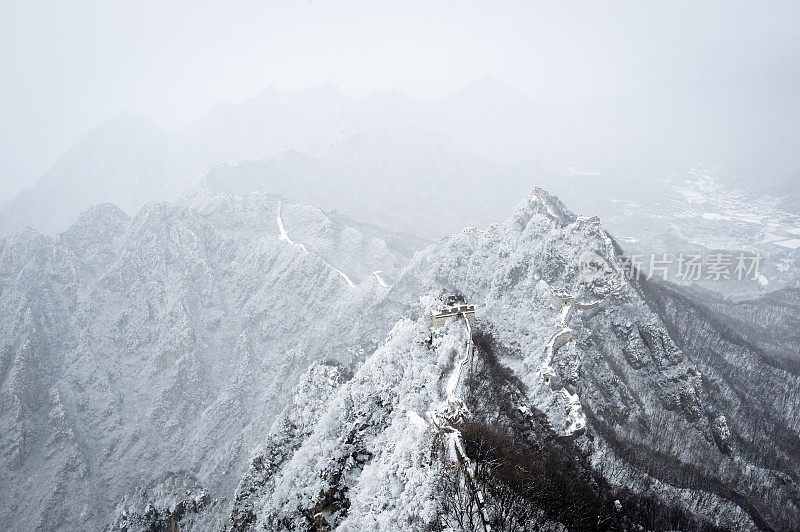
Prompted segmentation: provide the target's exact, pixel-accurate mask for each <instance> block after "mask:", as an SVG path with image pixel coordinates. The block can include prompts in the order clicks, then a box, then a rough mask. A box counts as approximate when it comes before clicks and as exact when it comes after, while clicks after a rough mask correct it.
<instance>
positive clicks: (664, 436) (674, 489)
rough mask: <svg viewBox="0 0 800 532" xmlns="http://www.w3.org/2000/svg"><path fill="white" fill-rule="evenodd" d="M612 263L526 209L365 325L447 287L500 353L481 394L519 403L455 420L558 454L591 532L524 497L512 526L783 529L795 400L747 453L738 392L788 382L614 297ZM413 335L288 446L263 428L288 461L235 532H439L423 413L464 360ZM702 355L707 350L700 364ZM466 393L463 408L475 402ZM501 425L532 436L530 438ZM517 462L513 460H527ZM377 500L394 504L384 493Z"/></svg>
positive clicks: (652, 299)
mask: <svg viewBox="0 0 800 532" xmlns="http://www.w3.org/2000/svg"><path fill="white" fill-rule="evenodd" d="M617 251H618V248H616V246H615V243H614V242H613V240H612V239H611V238H610V237H609V236H608V235H607V234H606V233H605V232H604V231H603V229H602V227H601V226H600V225H599V223H598V222H597V221H596V220H586V219H581V218H577V217H575V216H574V215H572V214H571V213H569V212H568V211H567V210H566V209H565V208H564V207H563V205H561V204H560V202H558V201H557V200H556V199H555V198H553V197H551V196H549V195H547V194H546V193H544V192H543V191H534V192H533V193H532V194H531V195H530V196H529V197H528V198H527V199H526V200H525V201H524V202H523V203H522V204H521V205H520V206H519V207H518V209H517V210H516V212H515V213H514V214H513V215H512V217H511V218H509V219H508V220H507V221H506V222H504V223H502V224H497V225H494V226H491V227H490V228H489V229H488V230H487V231H480V230H476V229H469V230H465V231H464V232H462V233H461V234H458V235H454V236H452V237H449V238H447V239H444V240H443V241H441V242H439V243H437V244H435V245H433V246H431V247H429V248H427V249H426V250H425V251H424V252H422V253H420V254H418V255H416V256H415V257H414V259H413V260H412V261H411V263H410V264H409V266H408V267H407V268H406V269H405V270H404V272H403V273H402V274H401V276H400V279H399V280H398V282H397V283H396V284H395V285H394V286H393V287H392V288H391V290H389V291H388V292H387V293H386V294H384V295H383V296H381V299H380V300H379V301H377V303H376V304H375V308H374V310H373V311H372V316H373V319H377V320H379V321H380V320H391V319H392V318H394V317H397V316H402V315H405V316H407V317H414V316H415V315H418V314H419V312H420V311H419V307H418V305H417V298H418V297H419V295H420V294H423V295H424V294H427V293H429V292H431V291H436V290H440V289H442V288H444V289H445V290H447V291H450V292H460V293H462V294H464V295H465V296H466V298H467V300H468V301H469V302H470V303H473V304H475V305H476V306H477V308H478V324H479V329H480V330H481V332H482V333H483V334H487V335H489V337H490V338H492V342H490V343H491V345H493V346H494V347H492V348H491V349H484V351H485V352H486V351H492V352H493V353H494V356H495V357H496V359H497V360H498V361H499V365H500V366H501V367H504V368H506V369H505V370H503V371H501V372H500V374H501V375H502V376H503V377H502V378H500V377H495V378H500V382H501V384H499V388H498V390H502V389H503V388H504V387H505V388H512V389H513V393H512V392H502V393H501V391H497V393H496V394H494V393H493V392H485V393H486V394H488V395H486V397H488V398H490V400H488V403H489V404H492V403H504V404H506V406H507V407H506V408H500V407H497V409H496V411H492V409H491V408H489V409H488V411H486V410H482V407H474V408H472V409H470V408H466V410H465V411H464V412H463V416H462V417H461V418H460V420H459V423H461V425H459V426H462V428H463V430H462V433H463V432H464V431H467V430H472V431H473V432H472V433H471V434H473V440H472V441H473V443H475V442H477V441H484V440H485V439H486V436H485V434H484V433H482V432H480V430H478V432H477V433H476V432H475V430H477V429H475V428H474V427H472V428H471V429H470V425H469V424H470V423H472V424H473V425H474V424H481V423H483V424H488V425H489V426H491V427H495V428H498V427H499V430H500V431H501V432H502V434H500V435H499V436H498V435H495V436H493V437H497V438H501V437H502V438H510V440H509V441H515V442H529V443H530V444H531V445H534V443H535V444H536V448H537V449H540V450H541V449H545V450H546V453H545V456H550V455H551V454H552V453H555V454H556V455H558V456H561V453H567V455H569V456H571V457H572V458H571V459H570V460H568V461H566V462H562V465H563V467H562V468H560V469H559V471H562V470H563V471H574V472H575V473H574V476H570V477H569V478H570V479H572V480H571V481H570V482H571V483H572V482H577V481H575V479H577V478H582V479H591V480H586V482H588V484H587V485H588V486H590V487H587V488H586V489H587V491H586V494H585V495H586V496H585V497H584V499H583V501H584V502H586V501H588V502H587V505H586V506H585V507H584V510H583V511H585V512H589V513H592V512H595V513H597V512H599V513H600V515H602V519H600V520H598V521H597V522H594V523H593V524H591V525H589V524H587V522H585V521H580V518H579V514H580V511H579V512H577V513H572V514H570V513H569V512H568V511H566V510H564V509H559V508H557V507H556V508H554V507H553V505H552V503H551V502H549V501H548V500H541V499H537V498H536V497H534V496H533V495H531V494H528V495H527V496H525V497H522V500H523V501H524V504H523V503H520V504H523V506H525V504H528V505H529V506H525V507H526V508H527V510H526V511H523V512H522V514H520V515H521V516H522V517H520V519H523V521H520V523H522V525H520V526H523V527H524V526H527V525H525V523H528V524H530V523H534V522H535V523H538V525H541V524H542V523H547V522H551V521H556V522H559V523H562V524H566V525H567V526H572V527H578V528H581V527H590V528H592V527H597V528H611V527H613V526H623V527H634V526H636V525H637V524H638V525H642V526H645V527H649V528H656V529H658V528H687V527H688V528H698V527H699V528H726V529H737V530H749V529H755V528H791V526H792V523H795V522H796V520H797V517H798V515H799V514H798V498H797V488H796V478H797V465H796V463H795V462H794V461H795V460H796V459H797V453H796V451H791V450H790V449H791V443H790V441H789V440H791V437H792V436H791V435H792V434H796V430H797V427H796V425H795V416H794V415H793V414H792V413H791V412H796V408H795V405H794V401H795V400H796V394H794V393H792V392H790V391H789V389H791V388H792V386H793V385H792V384H791V381H790V382H788V383H785V382H782V383H781V384H780V385H778V386H779V387H780V388H781V389H782V390H785V393H782V394H778V396H780V397H781V398H782V399H780V400H779V401H778V402H780V403H781V405H782V406H783V408H784V410H783V411H784V412H787V413H786V414H783V413H779V414H775V416H776V418H777V419H780V422H781V423H782V427H783V429H782V430H781V431H780V433H779V434H778V435H775V436H773V437H770V436H769V435H768V433H769V431H768V430H760V431H758V435H757V440H754V441H753V442H752V443H751V444H750V449H751V451H747V449H746V447H748V446H747V445H744V446H743V445H741V444H740V443H737V441H739V440H741V439H742V438H741V436H740V435H743V434H750V431H751V430H752V429H751V427H753V426H754V425H758V424H759V423H762V424H763V423H764V422H763V421H758V420H757V418H758V416H759V414H757V413H755V412H756V411H759V409H755V410H753V409H750V408H748V407H747V405H746V404H745V402H747V401H746V400H745V398H744V397H743V393H753V392H754V391H755V390H761V391H763V390H765V389H770V388H769V384H768V383H769V382H771V381H772V380H773V379H775V380H781V379H785V378H786V377H787V374H786V373H785V372H784V373H780V374H779V373H776V372H773V371H771V370H768V369H767V366H765V365H764V363H763V362H758V361H757V360H756V359H755V358H754V353H757V352H758V351H757V349H754V350H751V351H749V352H748V351H747V350H744V351H742V350H740V351H738V352H730V351H728V350H727V349H726V348H725V346H726V345H727V344H726V342H727V340H726V339H725V335H724V333H722V332H721V331H720V330H718V329H715V328H713V327H710V326H704V325H702V324H700V323H698V322H697V321H696V320H693V319H689V320H683V321H681V320H679V319H678V318H676V313H677V314H680V313H683V312H691V310H690V309H691V306H687V305H682V304H676V303H675V300H674V299H673V300H669V301H671V302H672V303H673V304H674V308H673V309H672V310H669V309H668V308H667V307H665V305H666V303H663V302H662V301H661V299H662V298H659V297H657V296H656V295H655V294H653V293H652V289H651V287H649V286H641V285H639V284H637V283H634V282H631V281H629V280H628V279H626V278H625V276H624V275H623V272H622V270H621V268H620V265H619V264H618V263H617V260H616V253H617ZM586 252H588V253H590V256H591V257H593V258H592V260H591V261H589V263H590V271H588V272H587V271H586V266H587V265H586V263H585V262H584V261H583V259H581V257H582V256H583V257H585V256H586ZM592 268H593V269H592ZM427 334H428V333H427V327H426V326H424V325H421V324H420V323H419V322H413V323H409V322H400V324H398V325H397V326H396V327H395V330H394V332H393V333H392V334H391V335H390V336H389V339H388V340H386V341H385V342H384V344H383V345H382V347H381V348H380V349H378V350H377V351H376V352H375V354H374V355H372V357H370V358H369V359H368V360H367V362H365V363H364V365H363V366H362V367H361V368H360V369H359V371H358V373H356V377H354V379H353V380H352V381H350V382H348V383H347V384H346V385H345V386H344V387H342V388H340V390H339V391H337V392H331V393H334V395H333V399H331V400H330V401H329V407H328V408H327V409H325V410H324V411H321V412H315V413H314V414H313V416H311V417H312V418H314V419H316V422H315V424H314V425H313V427H311V428H309V427H308V426H307V425H305V426H303V428H302V430H300V431H299V432H298V431H295V432H292V431H290V430H287V429H286V426H285V425H282V424H276V425H275V426H274V427H273V429H272V433H271V436H270V437H269V438H267V440H266V446H267V448H268V449H272V448H273V446H274V445H275V444H274V442H276V441H277V442H286V441H287V440H288V441H291V442H292V443H290V444H286V443H283V444H281V445H282V447H281V451H280V452H279V453H277V456H278V458H274V457H275V456H276V455H275V454H269V453H267V454H269V455H270V456H272V457H273V459H270V461H269V467H263V464H264V456H265V455H264V454H263V453H262V454H259V455H257V456H256V458H255V460H254V462H253V465H252V467H251V472H250V473H248V476H247V477H245V478H244V479H243V481H242V483H241V484H240V487H239V489H238V492H237V496H236V500H235V503H234V511H233V514H232V516H233V518H232V521H231V526H232V528H234V529H248V528H249V527H254V526H258V525H260V524H263V525H264V526H266V527H267V528H297V527H299V528H303V527H305V528H309V529H313V528H327V527H340V528H341V529H349V528H353V527H354V528H356V529H358V528H359V527H361V526H366V527H378V528H381V526H382V525H381V523H384V525H385V523H388V522H403V523H405V524H406V525H407V527H408V528H409V529H425V528H426V527H428V526H430V525H431V523H440V522H441V521H437V519H439V518H440V517H441V516H442V515H445V514H447V511H448V510H447V508H450V507H451V506H452V504H451V505H450V506H448V504H449V503H448V502H447V501H446V500H445V499H443V497H444V495H442V493H444V492H446V491H447V490H444V489H443V488H441V487H438V488H437V487H436V485H435V482H434V481H433V480H431V479H434V478H436V477H437V475H438V474H439V473H441V471H443V470H446V469H447V467H450V466H452V464H450V465H448V458H447V456H444V458H443V457H442V456H443V455H442V454H441V453H439V454H437V451H436V449H437V446H436V441H437V438H441V434H440V431H439V429H438V428H437V427H436V424H435V423H434V422H433V419H434V418H432V417H431V416H430V415H426V413H428V414H430V413H431V412H435V411H436V408H437V404H439V403H441V401H443V400H444V399H446V398H447V393H446V390H444V389H443V387H444V385H443V382H447V381H448V380H449V378H450V377H449V375H450V372H451V371H452V364H453V358H454V357H455V356H456V355H455V354H453V352H454V351H458V349H459V348H460V346H462V344H461V343H460V342H461V340H458V339H456V340H453V339H452V338H453V334H455V333H452V334H451V333H447V334H445V335H444V337H443V338H444V339H442V338H438V337H437V339H436V341H435V342H434V343H433V345H432V346H431V345H428V344H426V343H425V338H426V335H427ZM367 336H368V335H367ZM447 338H451V339H450V340H446V339H447ZM720 342H721V343H720ZM715 343H716V344H717V347H718V349H716V350H709V349H708V346H709V345H711V344H715ZM479 351H480V350H479ZM487 356H488V355H487ZM490 359H491V357H489V358H485V359H482V360H483V361H482V362H479V363H478V366H480V365H481V364H483V365H487V362H486V360H490ZM731 364H735V365H736V366H738V367H740V368H742V369H744V368H746V367H750V368H759V371H762V372H764V374H763V375H762V377H761V378H760V380H759V382H757V383H756V384H754V385H751V386H749V387H744V386H743V385H742V381H743V380H745V377H744V376H742V377H741V378H740V379H738V380H737V379H731V378H730V376H728V375H726V374H724V373H722V372H720V371H719V368H720V367H725V366H730V365H731ZM398 365H399V367H398ZM489 365H491V364H489ZM715 367H716V368H717V369H716V370H714V368H715ZM476 371H478V372H480V370H476ZM487 371H488V370H487ZM498 371H499V370H498ZM395 372H396V373H395ZM478 382H480V379H478ZM509 383H512V384H509ZM460 386H463V389H462V395H464V397H466V396H467V395H469V394H470V393H473V391H474V390H471V389H470V388H469V387H468V386H467V385H466V384H463V385H460ZM784 386H785V387H786V388H783V387H784ZM477 389H478V390H479V389H480V386H477ZM476 393H477V392H476ZM503 393H507V395H506V396H505V398H504V397H503ZM498 395H499V397H500V398H498ZM464 401H465V404H466V399H464ZM486 402H487V401H484V403H486ZM509 403H510V404H511V406H510V407H509V406H508V405H509ZM759 404H760V403H759ZM767 404H769V405H770V408H773V409H777V408H779V406H781V405H778V404H776V403H775V401H772V400H770V401H767ZM765 406H766V405H765ZM293 408H298V406H297V405H295V407H293ZM509 412H530V413H534V414H532V415H534V416H535V413H541V414H542V415H543V416H544V418H543V419H541V420H540V421H538V425H536V426H535V427H534V426H533V425H531V423H533V422H531V421H528V422H525V423H523V421H521V420H520V419H517V418H516V416H517V414H510V413H509ZM284 415H285V416H297V415H298V414H297V413H296V411H287V413H286V414H284ZM526 423H527V424H526ZM767 424H769V423H767ZM454 426H455V425H454ZM770 426H772V425H770ZM475 434H477V436H475ZM748 437H749V436H748ZM758 438H760V440H758ZM464 441H465V442H466V443H465V444H464V446H463V449H464V454H465V455H466V457H467V458H469V459H471V460H478V459H479V458H480V453H479V452H478V451H476V450H475V449H472V451H474V452H477V453H478V454H476V455H474V456H471V455H470V445H469V441H470V440H468V439H465V440H464ZM565 441H568V442H569V444H568V445H567V444H566V443H564V442H565ZM756 441H759V443H760V444H761V445H768V446H775V447H777V449H778V450H777V451H776V453H775V454H776V457H775V458H774V459H773V458H768V457H767V455H769V454H772V453H762V455H761V456H756V453H754V452H752V449H755V446H757V445H759V443H756ZM554 442H558V443H557V444H556V443H554ZM565 446H566V447H565ZM565 449H566V450H565ZM271 452H272V451H270V453H271ZM515 452H519V453H520V456H523V457H524V456H528V455H529V453H532V452H533V451H531V450H526V449H524V448H522V449H518V450H517V451H515ZM526 453H528V454H526ZM444 455H447V453H446V452H445V453H444ZM790 455H791V456H790ZM531 456H534V455H531ZM539 456H540V457H541V455H539ZM450 460H451V462H452V457H450ZM478 465H480V463H479V464H478ZM442 468H444V469H442ZM552 474H554V472H551V474H550V475H546V476H548V477H552ZM531 475H533V477H532V478H538V477H536V475H535V472H532V473H531ZM447 476H448V475H445V477H447ZM452 476H453V475H450V477H452ZM254 478H258V480H257V481H253V479H254ZM465 478H466V477H465ZM504 478H505V477H504V476H503V474H502V471H499V472H494V473H491V474H488V473H487V475H486V476H485V477H483V479H481V480H480V481H479V480H475V481H474V482H475V483H476V484H481V482H484V483H485V484H481V485H485V486H486V487H485V489H486V490H489V489H490V488H489V486H495V488H496V489H499V488H497V486H498V485H500V486H506V484H507V482H506V481H505V480H503V479H504ZM376 479H381V480H380V481H377V480H376ZM498 479H500V480H498ZM581 485H582V484H581ZM464 486H467V487H468V486H469V482H467V481H466V480H465V481H464V483H463V485H462V487H464ZM506 487H507V486H506ZM451 488H452V486H451ZM387 489H388V490H389V491H390V492H391V493H389V492H387V493H383V492H382V490H384V491H385V490H387ZM465 489H466V488H465ZM481 489H483V488H481ZM504 489H505V488H504ZM553 489H554V490H555V489H556V487H555V486H553ZM565 496H566V497H569V495H565ZM481 497H484V495H481ZM485 497H488V498H491V497H489V495H485ZM615 500H617V501H619V506H620V507H622V508H623V509H622V510H619V509H617V505H615V504H614V501H615ZM396 501H401V502H396ZM423 501H427V502H428V505H429V506H428V507H424V505H422V502H423ZM451 503H452V501H451ZM493 504H495V507H493V508H494V509H492V508H489V509H485V510H481V509H480V508H476V509H474V510H473V514H472V515H473V518H475V519H478V517H480V516H481V514H483V513H486V512H488V513H487V514H486V515H484V516H483V517H485V518H487V519H490V520H491V519H494V518H497V515H500V514H498V513H497V512H501V511H502V509H503V508H504V507H503V506H502V505H499V506H498V504H497V501H496V500H495V502H494V503H493ZM612 507H613V508H615V509H614V511H613V512H610V513H604V512H606V511H607V510H608V509H609V508H612ZM631 508H636V509H637V510H636V511H632V510H631ZM492 512H495V513H494V514H493V513H492ZM448 515H449V514H448ZM593 515H594V514H593ZM242 516H246V517H245V518H243V517H242ZM434 516H437V517H434ZM493 516H494V517H493ZM584 517H585V516H584ZM524 519H528V520H529V521H524ZM598 519H599V518H598ZM476 522H477V521H476ZM581 523H582V524H581ZM495 524H496V525H497V524H499V521H498V522H497V523H495ZM538 525H537V526H538ZM500 528H502V526H501V527H500Z"/></svg>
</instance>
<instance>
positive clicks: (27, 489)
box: [0, 194, 421, 530]
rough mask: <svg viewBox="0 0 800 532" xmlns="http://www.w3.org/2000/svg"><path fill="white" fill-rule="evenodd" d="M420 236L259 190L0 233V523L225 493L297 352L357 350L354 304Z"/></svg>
mask: <svg viewBox="0 0 800 532" xmlns="http://www.w3.org/2000/svg"><path fill="white" fill-rule="evenodd" d="M420 245H421V244H420V241H419V240H417V239H414V238H411V237H408V236H407V235H396V234H390V233H386V232H384V231H381V230H379V229H377V228H374V227H371V226H366V225H364V224H360V223H356V222H351V221H350V220H348V219H347V218H346V217H344V216H342V215H340V214H336V213H334V214H333V215H332V217H328V216H326V214H325V213H324V212H322V211H320V210H319V209H316V208H310V207H303V206H299V205H294V204H287V203H286V202H283V201H282V200H281V199H280V198H278V197H276V196H269V195H259V194H255V195H251V196H247V197H232V196H226V195H215V196H205V197H197V198H195V199H194V202H193V204H192V205H191V206H174V205H169V204H164V203H160V204H150V205H147V206H146V207H145V208H143V209H142V210H140V211H139V213H138V214H137V215H136V216H134V217H133V218H130V217H128V216H127V215H126V214H125V213H124V212H122V211H121V210H120V209H119V208H117V207H114V206H111V205H100V206H97V207H93V208H92V209H90V210H88V211H86V212H85V213H83V214H82V215H81V217H80V218H79V220H78V221H77V222H76V223H75V224H73V225H72V226H71V227H70V228H69V229H68V230H67V231H66V232H64V233H62V234H60V235H59V236H58V237H57V238H55V239H53V238H51V237H48V236H44V235H42V234H40V233H36V232H33V231H28V232H23V233H21V234H19V235H17V236H15V237H10V238H4V239H2V240H0V265H1V266H0V300H1V301H2V304H1V306H2V308H3V309H4V310H3V312H2V316H0V319H1V320H2V322H1V323H0V331H2V334H0V338H1V340H0V367H2V369H3V373H2V385H1V387H0V404H1V405H2V406H1V407H0V426H1V427H2V436H0V439H1V441H2V445H0V448H2V457H3V459H2V468H1V469H0V471H2V472H1V473H0V486H1V487H0V489H2V492H3V493H4V497H3V498H2V503H0V505H2V509H0V515H2V516H3V517H2V524H1V525H2V528H4V529H11V530H26V529H47V530H54V529H63V530H77V529H86V527H89V528H94V529H97V528H99V527H101V525H102V524H103V523H106V522H109V521H110V520H111V517H112V514H113V511H114V509H115V508H116V507H117V505H120V504H121V505H123V506H124V505H125V504H129V503H126V502H125V501H126V500H128V499H127V497H130V498H132V500H137V497H140V496H141V494H140V495H136V493H138V492H137V490H139V489H144V490H146V493H149V494H152V493H162V492H165V491H169V489H170V486H173V487H174V486H181V485H183V484H189V485H194V483H195V481H196V482H197V483H199V484H200V485H201V486H202V487H203V489H205V490H207V491H208V493H211V494H213V497H214V498H219V497H225V496H227V495H228V494H230V493H232V492H233V489H234V488H235V486H236V482H237V479H238V477H239V476H240V474H241V472H242V470H243V467H244V465H245V463H246V461H247V460H248V459H249V457H250V454H251V450H252V447H253V446H254V445H255V444H256V443H257V442H258V441H260V440H261V439H262V438H263V434H264V433H265V432H266V431H267V430H268V428H269V426H270V424H271V423H272V421H273V418H274V416H275V414H276V413H278V412H279V411H280V410H281V409H282V408H283V407H284V406H285V405H286V404H287V402H288V401H290V400H291V390H292V387H293V386H294V384H295V383H296V382H297V379H298V378H299V376H300V375H301V374H302V373H303V371H304V370H305V368H306V367H307V366H308V365H310V364H311V363H312V362H314V361H318V360H323V359H331V360H341V361H352V360H354V359H355V358H358V356H360V355H359V354H358V353H359V352H360V351H359V350H360V349H362V345H361V343H360V342H359V341H358V340H357V338H358V337H357V336H353V335H351V334H350V333H349V331H350V330H352V329H354V320H353V318H352V316H353V309H358V308H361V307H363V306H365V305H366V304H367V303H368V302H369V301H372V300H373V299H374V298H376V297H378V296H379V294H380V293H382V292H384V291H386V290H387V288H385V286H384V285H386V284H388V283H389V282H393V281H394V280H396V278H397V276H398V272H399V271H400V268H402V267H403V266H404V265H405V264H406V263H407V262H408V260H409V258H410V255H411V253H412V252H413V250H414V249H416V248H418V247H419V246H420ZM373 272H378V273H373ZM353 338H356V340H355V341H352V339H353ZM165 475H173V476H172V477H170V476H167V477H165ZM175 475H177V478H178V479H182V480H179V481H178V480H174V476H175ZM164 479H167V480H169V482H167V484H166V485H162V484H161V482H162V480H164ZM170 479H173V480H170ZM187 479H188V480H187ZM165 481H166V480H165ZM130 504H133V503H132V502H130ZM220 508H221V510H220V511H221V512H223V513H224V512H225V511H226V510H227V507H224V508H223V507H221V506H220ZM218 517H219V516H218Z"/></svg>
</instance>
